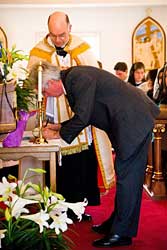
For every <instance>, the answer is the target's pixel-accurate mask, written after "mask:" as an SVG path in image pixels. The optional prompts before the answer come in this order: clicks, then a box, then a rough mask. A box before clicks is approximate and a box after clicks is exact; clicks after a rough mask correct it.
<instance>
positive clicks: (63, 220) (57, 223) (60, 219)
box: [50, 213, 73, 235]
mask: <svg viewBox="0 0 167 250" xmlns="http://www.w3.org/2000/svg"><path fill="white" fill-rule="evenodd" d="M51 218H52V219H53V222H52V223H51V224H50V228H51V229H53V228H54V229H55V233H56V234H57V235H58V234H59V233H60V232H61V231H62V232H65V231H66V230H67V229H68V227H67V224H72V223H73V221H72V220H71V219H69V218H68V217H67V214H66V213H62V214H61V215H59V216H57V215H54V216H51Z"/></svg>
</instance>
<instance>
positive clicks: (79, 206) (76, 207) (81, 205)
mask: <svg viewBox="0 0 167 250" xmlns="http://www.w3.org/2000/svg"><path fill="white" fill-rule="evenodd" d="M59 203H60V204H61V205H63V206H65V207H67V208H70V209H71V210H73V212H74V213H75V214H76V215H77V217H78V219H79V221H81V219H82V214H84V212H85V206H87V204H88V201H87V199H84V201H83V202H76V203H70V202H66V201H59Z"/></svg>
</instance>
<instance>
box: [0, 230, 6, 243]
mask: <svg viewBox="0 0 167 250" xmlns="http://www.w3.org/2000/svg"><path fill="white" fill-rule="evenodd" d="M6 231H7V230H6V229H2V230H0V248H2V245H1V239H3V238H5V234H4V233H5V232H6Z"/></svg>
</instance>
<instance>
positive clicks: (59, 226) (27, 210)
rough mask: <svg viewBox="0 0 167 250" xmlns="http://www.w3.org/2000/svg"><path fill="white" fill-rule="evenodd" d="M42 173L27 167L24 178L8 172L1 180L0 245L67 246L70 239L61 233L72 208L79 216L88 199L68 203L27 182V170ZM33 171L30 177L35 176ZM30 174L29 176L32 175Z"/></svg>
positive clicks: (43, 249)
mask: <svg viewBox="0 0 167 250" xmlns="http://www.w3.org/2000/svg"><path fill="white" fill-rule="evenodd" d="M29 171H31V172H32V173H33V172H34V173H35V174H44V173H45V171H44V170H42V169H28V170H27V171H26V172H25V175H24V177H23V180H19V181H18V180H17V179H16V177H14V176H11V175H9V177H8V180H7V179H6V177H3V178H2V182H0V203H1V205H3V206H0V207H1V208H0V215H1V218H0V219H1V220H0V248H2V249H9V250H14V249H22V250H28V249H33V250H53V249H60V250H65V249H70V246H71V245H72V244H73V242H72V241H71V240H70V239H69V238H68V237H67V236H64V234H63V233H64V232H65V231H66V230H67V229H68V225H69V224H72V223H73V221H72V220H71V219H70V218H68V215H67V211H68V209H71V210H72V211H73V212H74V213H75V214H76V215H77V217H78V220H81V219H82V214H83V213H84V211H85V206H86V205H87V200H86V199H85V200H84V201H83V202H77V203H69V202H66V201H65V198H64V197H63V196H62V195H61V194H58V193H55V192H52V190H50V189H49V188H48V187H47V186H46V187H44V188H42V187H41V185H40V184H33V183H31V182H30V181H28V178H30V177H28V178H27V173H28V172H29ZM34 173H33V175H32V176H34ZM32 176H31V177H32Z"/></svg>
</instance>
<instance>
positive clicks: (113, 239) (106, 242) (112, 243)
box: [93, 234, 132, 247]
mask: <svg viewBox="0 0 167 250" xmlns="http://www.w3.org/2000/svg"><path fill="white" fill-rule="evenodd" d="M131 244H132V238H130V237H121V236H119V235H118V234H112V235H109V236H105V237H104V238H102V239H99V240H95V241H94V242H93V246H94V247H118V246H128V245H131Z"/></svg>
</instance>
